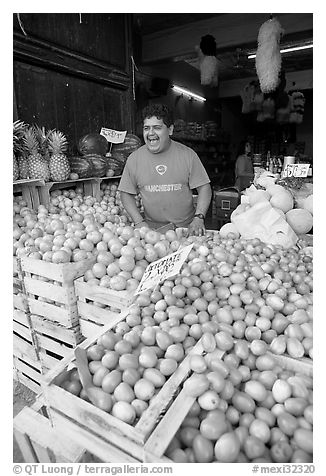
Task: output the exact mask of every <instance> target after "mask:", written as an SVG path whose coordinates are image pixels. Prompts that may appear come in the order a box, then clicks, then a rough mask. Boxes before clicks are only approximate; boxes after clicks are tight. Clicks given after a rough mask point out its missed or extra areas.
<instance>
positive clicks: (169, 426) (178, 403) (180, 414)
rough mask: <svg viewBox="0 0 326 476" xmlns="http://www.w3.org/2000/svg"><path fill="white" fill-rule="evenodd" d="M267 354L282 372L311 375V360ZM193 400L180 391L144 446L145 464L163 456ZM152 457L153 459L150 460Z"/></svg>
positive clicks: (194, 398) (193, 398)
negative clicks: (288, 371) (273, 359)
mask: <svg viewBox="0 0 326 476" xmlns="http://www.w3.org/2000/svg"><path fill="white" fill-rule="evenodd" d="M268 354H269V355H271V356H273V357H274V358H275V360H276V361H277V363H278V364H279V365H280V366H281V367H282V368H283V369H284V370H291V371H293V372H298V373H301V374H304V375H306V376H308V377H312V375H313V366H312V361H311V359H293V358H292V357H289V356H284V355H275V354H272V353H271V352H268ZM195 400H196V397H192V396H189V395H187V394H186V392H185V391H184V389H182V390H181V391H180V393H179V394H178V396H177V398H176V399H175V400H174V401H173V403H172V405H171V406H170V407H169V409H168V411H167V412H166V414H165V415H164V418H163V419H162V420H161V421H160V422H159V424H158V425H157V427H156V428H155V429H154V431H153V432H152V434H151V435H150V436H149V438H148V440H147V441H146V443H145V445H144V450H145V456H146V461H145V462H147V463H155V462H157V461H158V459H157V457H162V456H163V455H164V453H165V451H166V449H167V447H168V446H169V444H170V443H171V440H172V438H173V437H174V435H175V434H176V433H177V431H178V429H179V428H180V426H181V424H182V422H183V420H184V419H185V417H186V415H187V413H188V412H189V410H190V408H191V407H192V405H193V404H194V402H195ZM153 455H154V459H152V457H153Z"/></svg>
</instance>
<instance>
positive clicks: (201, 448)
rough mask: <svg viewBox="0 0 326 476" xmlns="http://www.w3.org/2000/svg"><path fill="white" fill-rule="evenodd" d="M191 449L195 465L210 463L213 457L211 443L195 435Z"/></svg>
mask: <svg viewBox="0 0 326 476" xmlns="http://www.w3.org/2000/svg"><path fill="white" fill-rule="evenodd" d="M192 449H193V452H194V456H195V460H196V462H197V463H210V462H211V461H213V457H214V447H213V443H212V442H211V441H210V440H209V439H208V438H205V437H204V436H202V435H201V434H199V435H196V436H195V438H194V439H193V442H192Z"/></svg>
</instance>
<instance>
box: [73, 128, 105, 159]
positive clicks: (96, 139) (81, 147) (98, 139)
mask: <svg viewBox="0 0 326 476" xmlns="http://www.w3.org/2000/svg"><path fill="white" fill-rule="evenodd" d="M107 150H108V141H107V140H106V138H105V137H104V136H102V135H101V134H98V133H97V132H92V133H90V134H86V135H85V136H83V137H81V138H80V139H79V142H78V151H79V152H80V153H81V154H82V155H85V154H99V155H105V154H106V153H107Z"/></svg>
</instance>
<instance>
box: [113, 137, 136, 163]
mask: <svg viewBox="0 0 326 476" xmlns="http://www.w3.org/2000/svg"><path fill="white" fill-rule="evenodd" d="M141 145H142V141H141V140H140V139H139V137H138V136H136V135H134V134H127V135H126V137H125V140H124V142H122V143H121V144H113V146H112V155H113V154H115V153H119V154H123V155H124V156H125V157H126V158H127V157H129V155H130V154H131V153H132V152H134V151H135V150H137V149H139V147H140V146H141Z"/></svg>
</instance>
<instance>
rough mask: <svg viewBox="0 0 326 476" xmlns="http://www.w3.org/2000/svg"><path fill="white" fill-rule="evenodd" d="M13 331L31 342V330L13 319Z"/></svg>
mask: <svg viewBox="0 0 326 476" xmlns="http://www.w3.org/2000/svg"><path fill="white" fill-rule="evenodd" d="M12 328H13V332H14V333H16V334H18V335H20V336H21V337H23V338H24V339H25V340H27V341H28V342H30V343H33V336H32V331H31V330H30V329H29V328H28V327H25V326H23V325H22V324H20V323H19V322H16V321H13V325H12Z"/></svg>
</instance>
